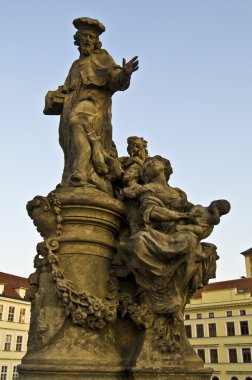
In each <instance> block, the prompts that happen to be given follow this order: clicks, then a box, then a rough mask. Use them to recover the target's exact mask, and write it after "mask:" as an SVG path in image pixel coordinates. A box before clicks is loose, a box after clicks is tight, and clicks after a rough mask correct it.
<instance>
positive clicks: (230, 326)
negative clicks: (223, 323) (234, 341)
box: [227, 322, 235, 336]
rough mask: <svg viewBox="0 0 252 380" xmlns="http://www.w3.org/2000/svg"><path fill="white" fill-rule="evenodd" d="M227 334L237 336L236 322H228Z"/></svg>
mask: <svg viewBox="0 0 252 380" xmlns="http://www.w3.org/2000/svg"><path fill="white" fill-rule="evenodd" d="M227 336H235V325H234V322H227Z"/></svg>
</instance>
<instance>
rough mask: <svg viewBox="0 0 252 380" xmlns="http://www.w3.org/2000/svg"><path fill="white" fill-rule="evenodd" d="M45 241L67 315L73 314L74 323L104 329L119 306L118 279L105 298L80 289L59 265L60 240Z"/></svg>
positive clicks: (52, 271) (53, 274)
mask: <svg viewBox="0 0 252 380" xmlns="http://www.w3.org/2000/svg"><path fill="white" fill-rule="evenodd" d="M45 243H46V247H47V250H48V255H47V259H48V262H49V264H50V267H51V276H52V278H53V280H54V281H55V283H56V286H57V289H58V291H59V295H60V296H61V298H62V301H63V304H64V307H65V313H66V316H71V318H72V322H73V324H75V325H79V326H83V327H84V326H86V327H89V328H91V329H102V328H103V327H105V326H106V324H107V323H108V322H111V321H114V320H115V319H116V315H117V307H118V296H117V283H116V280H114V281H111V283H110V291H109V294H108V295H107V297H106V299H105V300H101V299H100V298H98V297H96V296H92V295H90V294H89V293H88V292H85V291H78V290H77V289H76V288H75V287H74V285H73V283H72V281H70V280H67V279H65V276H64V271H63V270H62V269H61V268H60V266H59V258H58V256H57V255H56V254H55V253H56V251H57V250H58V248H59V242H58V240H56V239H47V240H46V242H45Z"/></svg>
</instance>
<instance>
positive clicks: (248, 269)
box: [241, 248, 252, 278]
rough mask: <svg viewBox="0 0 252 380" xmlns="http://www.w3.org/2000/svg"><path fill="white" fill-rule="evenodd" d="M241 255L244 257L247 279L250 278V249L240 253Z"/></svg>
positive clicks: (251, 263) (251, 271)
mask: <svg viewBox="0 0 252 380" xmlns="http://www.w3.org/2000/svg"><path fill="white" fill-rule="evenodd" d="M241 255H243V256H245V266H246V274H247V278H251V277H252V248H249V249H247V251H244V252H241Z"/></svg>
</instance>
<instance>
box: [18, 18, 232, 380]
mask: <svg viewBox="0 0 252 380" xmlns="http://www.w3.org/2000/svg"><path fill="white" fill-rule="evenodd" d="M74 26H75V27H76V28H77V29H78V31H77V33H76V34H75V36H74V38H75V44H76V45H77V46H78V47H79V51H80V58H79V59H78V60H76V61H75V62H74V63H73V65H72V67H71V69H70V72H69V75H68V77H67V79H66V81H65V83H64V85H63V86H60V87H59V88H58V89H57V90H55V91H49V92H48V94H47V96H46V106H45V110H44V113H45V114H48V115H56V114H60V115H61V120H60V128H59V135H60V145H61V147H62V149H63V152H64V158H65V165H64V172H63V176H62V181H61V183H60V184H59V185H58V186H57V187H56V189H55V190H53V191H52V192H50V193H49V194H48V195H47V196H45V197H44V196H36V197H35V198H34V199H33V200H31V201H29V202H28V204H27V211H28V214H29V216H30V217H31V218H32V220H33V222H34V224H35V226H36V227H37V230H38V232H39V233H40V234H41V236H42V238H43V241H42V242H40V243H39V244H38V245H37V254H36V256H35V259H34V267H35V272H34V273H32V274H31V275H30V278H29V280H30V284H31V288H30V290H29V297H30V299H31V301H32V316H31V326H30V331H29V341H28V351H27V354H26V355H25V357H24V358H23V361H22V364H21V365H20V366H19V372H20V379H21V380H26V379H27V380H28V379H33V380H39V379H46V380H49V379H50V380H52V379H55V380H56V379H57V380H58V379H68V380H71V379H94V380H100V379H118V380H120V379H121V380H123V379H132V380H133V379H135V380H136V379H137V380H138V379H139V380H140V379H171V380H186V379H187V380H209V379H210V376H211V373H212V370H211V369H206V368H204V367H203V363H202V361H201V359H200V358H199V357H198V356H197V355H196V353H195V352H194V350H193V349H192V347H191V346H190V344H189V341H188V339H187V337H186V334H185V329H184V323H183V313H184V308H185V305H186V303H187V302H188V300H189V298H190V297H191V295H192V294H193V292H194V291H195V290H196V289H198V288H199V287H201V286H203V285H205V284H207V282H208V281H209V279H210V278H213V277H215V270H216V260H217V259H218V255H217V252H216V247H215V246H214V245H213V244H211V243H206V242H201V240H202V239H205V238H207V237H208V236H209V235H210V234H211V232H212V230H213V228H214V226H215V225H217V224H218V223H219V222H220V217H221V216H222V215H225V214H227V213H228V212H229V210H230V204H229V203H228V202H227V201H226V200H217V201H213V202H211V204H210V205H209V206H208V207H203V206H201V205H193V204H192V203H190V202H189V201H188V199H187V195H186V193H185V192H184V191H182V190H181V189H178V188H174V187H171V186H170V185H169V179H170V175H171V174H172V167H171V164H170V162H169V160H167V159H165V158H163V157H161V156H154V157H149V155H148V150H147V141H145V140H144V138H142V137H137V136H131V137H129V138H128V154H129V156H127V157H118V155H117V151H116V146H115V144H114V143H113V141H112V127H111V97H112V95H113V94H114V92H116V91H119V90H125V89H127V88H128V86H129V84H130V78H131V75H132V73H133V72H134V71H136V70H137V69H138V61H137V57H134V58H133V59H132V60H130V61H129V62H128V63H126V62H125V60H123V65H122V67H120V66H118V65H116V64H115V63H114V61H113V59H112V57H111V56H110V55H109V54H108V53H107V52H106V51H105V50H103V49H101V43H100V41H99V35H100V34H101V33H102V32H103V31H104V30H105V27H104V26H103V25H102V24H101V23H100V22H99V21H98V20H93V19H90V18H82V19H77V20H74Z"/></svg>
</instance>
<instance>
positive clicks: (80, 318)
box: [72, 307, 87, 325]
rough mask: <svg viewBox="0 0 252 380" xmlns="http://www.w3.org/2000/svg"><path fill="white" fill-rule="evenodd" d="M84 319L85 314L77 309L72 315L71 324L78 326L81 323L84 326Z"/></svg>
mask: <svg viewBox="0 0 252 380" xmlns="http://www.w3.org/2000/svg"><path fill="white" fill-rule="evenodd" d="M86 318H87V313H85V312H84V311H83V310H81V308H79V307H78V308H77V309H76V310H75V312H73V313H72V319H73V323H75V324H78V325H80V324H82V323H83V324H84V323H85V320H86Z"/></svg>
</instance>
